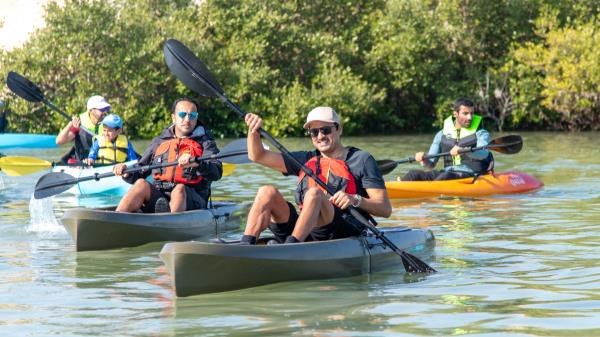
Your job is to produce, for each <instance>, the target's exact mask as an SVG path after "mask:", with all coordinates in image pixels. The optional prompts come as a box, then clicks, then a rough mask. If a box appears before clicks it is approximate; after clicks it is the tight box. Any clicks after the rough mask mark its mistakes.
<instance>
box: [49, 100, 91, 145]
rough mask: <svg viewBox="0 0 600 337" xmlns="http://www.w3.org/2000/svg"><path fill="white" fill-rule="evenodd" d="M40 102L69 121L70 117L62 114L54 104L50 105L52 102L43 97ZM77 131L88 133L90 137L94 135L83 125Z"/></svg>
mask: <svg viewBox="0 0 600 337" xmlns="http://www.w3.org/2000/svg"><path fill="white" fill-rule="evenodd" d="M41 101H42V102H43V103H44V104H46V105H47V106H49V107H50V108H51V109H52V110H54V111H56V112H58V113H59V114H61V115H62V116H64V117H65V118H66V119H71V117H69V115H67V114H66V113H64V112H63V111H62V110H60V109H59V108H57V107H56V106H55V105H54V104H52V102H50V101H48V100H47V99H46V98H45V97H41ZM79 129H81V130H83V131H84V132H86V133H88V134H89V135H90V136H94V134H93V133H92V131H90V130H88V129H86V128H85V127H84V126H83V125H80V126H79Z"/></svg>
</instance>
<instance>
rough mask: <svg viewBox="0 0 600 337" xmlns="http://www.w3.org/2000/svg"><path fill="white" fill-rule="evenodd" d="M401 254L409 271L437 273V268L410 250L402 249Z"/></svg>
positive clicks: (403, 262)
mask: <svg viewBox="0 0 600 337" xmlns="http://www.w3.org/2000/svg"><path fill="white" fill-rule="evenodd" d="M400 256H401V257H402V264H403V265H404V269H405V270H406V271H407V272H408V273H437V270H435V269H433V267H431V266H430V265H428V264H427V263H425V262H424V261H423V260H421V259H419V258H418V257H416V256H414V255H412V254H411V253H409V252H406V251H402V252H401V253H400Z"/></svg>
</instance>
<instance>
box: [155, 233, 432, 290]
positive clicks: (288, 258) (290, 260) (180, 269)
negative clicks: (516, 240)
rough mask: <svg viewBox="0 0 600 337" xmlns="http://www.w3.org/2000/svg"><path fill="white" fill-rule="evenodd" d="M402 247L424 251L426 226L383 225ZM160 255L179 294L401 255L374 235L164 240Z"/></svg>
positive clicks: (316, 273)
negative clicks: (245, 241) (276, 240)
mask: <svg viewBox="0 0 600 337" xmlns="http://www.w3.org/2000/svg"><path fill="white" fill-rule="evenodd" d="M382 230H383V231H384V232H385V234H386V236H387V237H388V238H389V239H390V240H392V241H393V242H394V243H395V244H396V245H397V246H398V247H399V248H400V249H402V250H407V251H409V252H411V253H413V254H415V255H421V256H423V255H424V254H425V253H426V252H428V251H430V248H431V247H433V246H434V245H435V240H434V237H433V234H432V233H431V231H429V230H421V229H409V228H405V227H402V228H384V229H382ZM160 257H161V259H162V260H163V262H164V263H165V265H166V267H167V270H168V271H169V273H170V275H171V279H172V287H173V290H174V291H175V294H176V295H177V296H180V297H183V296H190V295H196V294H205V293H213V292H223V291H231V290H237V289H243V288H250V287H255V286H259V285H264V284H270V283H277V282H285V281H297V280H314V279H329V278H340V277H349V276H355V275H361V274H366V273H372V272H376V271H380V270H384V269H388V268H392V267H394V268H398V269H401V270H403V266H402V259H401V258H400V257H399V256H398V255H396V253H394V252H393V251H392V250H391V249H389V248H387V247H385V246H384V245H383V244H382V243H381V242H380V241H379V240H378V239H377V238H375V237H374V236H372V235H367V236H360V237H351V238H345V239H338V240H329V241H319V242H303V243H296V244H282V245H264V244H263V245H235V244H230V243H229V244H228V243H209V242H175V243H167V244H166V245H165V246H164V247H163V249H162V251H161V253H160Z"/></svg>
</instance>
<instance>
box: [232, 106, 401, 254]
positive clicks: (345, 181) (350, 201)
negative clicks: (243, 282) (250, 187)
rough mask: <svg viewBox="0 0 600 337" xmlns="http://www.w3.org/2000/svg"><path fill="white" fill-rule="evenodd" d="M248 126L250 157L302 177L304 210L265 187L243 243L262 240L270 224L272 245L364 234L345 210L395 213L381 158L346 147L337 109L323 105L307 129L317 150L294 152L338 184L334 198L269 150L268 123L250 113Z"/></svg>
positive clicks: (300, 202) (300, 190) (300, 188)
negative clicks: (264, 134) (265, 141)
mask: <svg viewBox="0 0 600 337" xmlns="http://www.w3.org/2000/svg"><path fill="white" fill-rule="evenodd" d="M246 124H247V125H248V128H249V130H248V156H249V158H250V159H251V160H252V161H254V162H256V163H259V164H262V165H264V166H267V167H269V168H272V169H274V170H277V171H280V172H282V173H283V174H285V175H296V176H298V186H297V188H296V195H295V196H296V204H297V205H298V206H299V209H300V212H298V211H297V210H296V207H294V205H292V204H291V203H289V202H287V201H286V200H285V199H284V198H283V195H282V194H281V193H280V192H279V191H278V190H277V188H275V187H274V186H272V185H267V186H262V187H261V188H260V189H259V190H258V193H257V194H256V198H255V199H254V204H253V205H252V208H251V209H250V213H249V214H248V220H247V222H246V229H245V231H244V236H242V239H241V242H240V243H241V244H256V241H257V239H258V237H259V235H260V233H261V232H262V231H263V230H265V229H266V228H269V229H270V230H271V232H273V234H274V235H275V238H276V239H275V240H272V241H270V242H269V243H270V244H274V243H296V242H303V241H313V240H314V241H320V240H329V239H337V238H343V237H348V236H354V235H359V234H360V233H361V229H360V228H356V227H354V226H352V225H350V224H349V223H347V222H346V220H344V219H343V217H342V214H343V210H345V209H346V208H348V207H350V206H354V207H355V208H357V209H358V211H359V212H361V213H363V215H365V216H367V217H370V215H375V216H381V217H389V216H390V214H391V211H392V208H391V205H390V201H389V199H388V195H387V191H386V189H385V184H384V181H383V177H382V176H381V173H380V172H379V168H378V167H377V164H376V162H375V159H374V158H373V157H372V156H371V155H370V154H369V153H368V152H365V151H362V150H359V149H357V148H355V147H345V146H344V145H342V142H341V140H340V136H341V135H342V124H341V121H340V117H339V116H338V114H337V113H336V112H335V110H333V109H332V108H330V107H317V108H315V109H313V110H312V111H311V112H310V113H309V114H308V116H307V118H306V124H304V128H305V129H307V130H308V135H309V136H310V138H311V140H312V145H313V146H314V147H315V150H313V151H296V152H292V153H291V155H292V156H293V157H294V158H296V159H297V160H298V161H299V162H301V163H304V164H305V165H306V166H307V167H308V168H310V169H311V170H312V171H313V172H314V173H315V174H316V175H317V176H318V177H319V178H320V179H321V180H322V181H324V182H326V183H327V185H329V186H330V187H331V188H333V190H335V191H336V193H335V194H334V195H333V196H329V195H327V194H326V192H324V191H323V190H322V189H321V188H320V187H319V186H318V185H316V183H315V182H314V181H313V179H312V178H310V177H308V176H306V175H305V174H304V172H303V171H302V170H301V169H300V168H299V167H298V166H297V165H295V164H294V162H293V161H292V159H291V158H289V157H288V156H285V155H283V154H281V153H279V152H273V151H269V150H266V149H264V148H263V146H262V143H261V141H260V134H259V132H258V130H259V128H261V127H262V124H263V121H262V119H261V118H260V117H259V116H257V115H255V114H247V115H246Z"/></svg>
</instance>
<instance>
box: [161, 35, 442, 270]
mask: <svg viewBox="0 0 600 337" xmlns="http://www.w3.org/2000/svg"><path fill="white" fill-rule="evenodd" d="M163 51H164V54H165V61H166V63H167V66H168V67H169V69H170V70H171V72H172V73H173V74H174V75H175V77H177V78H178V79H179V80H180V81H181V82H183V84H185V85H186V86H187V87H188V88H189V89H191V90H193V91H195V92H196V93H198V94H200V95H202V96H208V97H217V98H219V99H220V100H221V101H222V102H223V103H225V104H226V105H227V106H229V108H230V109H232V110H234V111H235V112H237V113H238V114H239V116H240V117H241V118H242V119H243V118H244V116H245V115H246V113H245V112H244V111H243V110H242V109H241V108H240V107H239V106H237V105H236V104H234V103H233V102H232V101H231V100H230V99H229V98H228V97H227V96H225V93H224V92H223V89H221V87H220V86H219V85H218V83H217V81H216V79H215V77H214V76H213V75H212V73H211V72H210V71H209V70H208V68H207V67H206V66H205V65H204V64H203V63H202V62H201V61H200V60H199V59H198V58H197V57H196V56H195V55H194V54H193V53H192V52H191V51H190V50H189V49H188V48H187V47H186V46H185V45H184V44H182V43H181V42H179V41H177V40H174V39H169V40H167V42H166V43H165V46H164V48H163ZM258 131H259V133H260V135H261V136H262V137H264V138H266V139H267V140H268V141H269V142H270V143H271V144H273V145H274V146H275V147H276V148H277V149H278V150H279V151H280V152H281V153H282V154H285V155H288V156H289V158H291V160H292V161H294V163H295V164H296V165H298V167H300V168H301V169H302V171H304V172H305V173H306V175H307V176H309V177H311V178H312V179H313V180H314V181H315V182H316V183H317V184H319V186H321V187H322V188H323V189H325V190H326V191H327V193H329V194H330V195H333V194H334V193H335V191H333V190H332V189H331V188H330V187H329V186H327V184H325V183H324V182H322V181H321V180H320V179H319V178H318V177H317V176H315V174H314V173H313V172H312V171H311V170H310V169H309V168H307V167H306V166H305V165H304V164H303V163H301V162H299V161H298V160H296V159H295V158H294V157H292V156H291V155H290V152H289V151H288V150H287V149H286V148H285V147H284V146H283V145H282V144H281V143H279V142H278V141H277V140H276V139H275V138H273V137H272V136H271V135H270V134H269V133H268V132H267V131H265V130H264V129H262V128H261V129H259V130H258ZM348 210H349V212H350V214H351V215H352V216H353V217H354V219H356V220H357V221H358V222H360V224H361V225H362V226H365V227H366V228H368V229H369V230H370V231H371V232H372V233H373V234H374V235H375V236H376V237H377V238H378V239H379V240H380V241H382V242H383V243H384V244H385V245H386V246H387V247H389V248H390V249H392V251H394V252H395V253H396V254H398V255H399V256H400V257H401V258H402V263H403V264H404V268H405V269H406V271H407V272H435V269H433V268H432V267H430V266H429V265H427V264H426V263H425V262H423V261H421V260H420V259H419V258H417V257H416V256H414V255H412V254H410V253H408V252H406V251H403V250H400V248H398V247H397V246H396V245H395V244H394V243H393V242H392V241H390V240H389V239H388V238H387V237H386V236H385V235H384V234H383V232H381V231H380V230H379V229H377V228H376V227H375V226H373V225H372V224H371V223H370V222H369V221H368V220H367V219H366V218H365V217H364V216H363V215H362V214H360V213H359V212H358V210H356V209H355V208H354V207H352V206H351V207H349V208H348Z"/></svg>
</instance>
